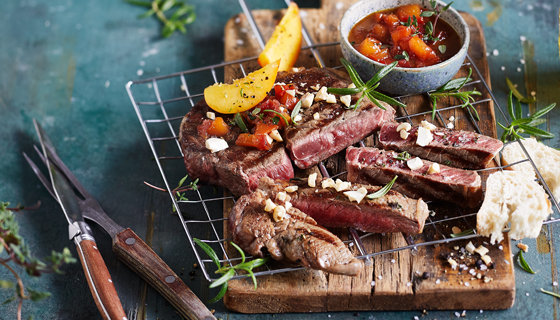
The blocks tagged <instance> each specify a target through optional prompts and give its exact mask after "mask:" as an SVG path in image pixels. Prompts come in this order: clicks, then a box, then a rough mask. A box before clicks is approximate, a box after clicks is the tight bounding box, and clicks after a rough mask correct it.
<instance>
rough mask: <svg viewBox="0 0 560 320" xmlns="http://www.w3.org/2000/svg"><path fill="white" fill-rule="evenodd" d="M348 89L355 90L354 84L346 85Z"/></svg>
mask: <svg viewBox="0 0 560 320" xmlns="http://www.w3.org/2000/svg"><path fill="white" fill-rule="evenodd" d="M348 88H349V89H353V88H356V85H355V84H354V83H351V84H349V85H348Z"/></svg>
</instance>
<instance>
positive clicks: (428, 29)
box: [420, 0, 454, 53]
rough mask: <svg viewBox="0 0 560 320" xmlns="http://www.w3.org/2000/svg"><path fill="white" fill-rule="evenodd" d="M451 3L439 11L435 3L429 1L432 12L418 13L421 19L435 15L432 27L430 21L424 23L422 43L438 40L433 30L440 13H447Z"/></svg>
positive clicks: (433, 0) (432, 0)
mask: <svg viewBox="0 0 560 320" xmlns="http://www.w3.org/2000/svg"><path fill="white" fill-rule="evenodd" d="M453 2H454V1H451V2H450V3H448V4H447V5H445V6H444V7H442V8H441V9H439V6H438V4H437V1H435V0H430V6H431V7H432V10H426V11H422V13H420V16H421V17H431V16H433V15H436V18H435V20H434V23H433V25H432V22H431V21H428V22H427V23H426V33H425V34H424V41H427V40H430V41H434V42H436V41H439V40H440V39H439V38H437V37H436V36H435V30H436V25H437V22H438V19H439V16H440V15H441V13H442V12H444V11H447V10H448V9H449V8H450V7H451V5H452V4H453ZM440 51H441V50H440ZM444 51H445V49H444ZM442 53H443V52H442Z"/></svg>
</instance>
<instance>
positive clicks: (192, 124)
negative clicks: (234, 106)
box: [179, 100, 294, 195]
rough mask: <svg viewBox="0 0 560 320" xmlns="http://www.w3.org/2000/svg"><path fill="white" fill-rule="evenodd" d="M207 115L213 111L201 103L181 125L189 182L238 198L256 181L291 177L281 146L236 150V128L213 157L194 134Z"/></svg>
mask: <svg viewBox="0 0 560 320" xmlns="http://www.w3.org/2000/svg"><path fill="white" fill-rule="evenodd" d="M208 111H213V110H211V109H210V108H209V107H208V105H207V104H206V103H205V102H204V100H201V101H200V102H198V103H197V104H196V105H195V106H193V108H192V109H191V111H189V113H188V114H187V115H186V116H185V117H184V118H183V121H182V123H181V128H180V132H179V141H180V143H181V149H182V151H183V155H184V159H185V166H186V167H187V172H188V173H189V175H190V176H191V178H192V179H199V181H201V182H206V183H209V184H212V185H216V186H221V187H224V188H227V189H229V190H230V191H231V193H233V194H234V195H242V194H247V193H249V192H251V191H254V190H255V189H256V188H257V186H258V182H259V179H260V177H263V176H268V177H272V178H275V179H289V178H292V177H293V176H294V169H293V167H292V163H291V162H290V158H289V157H288V154H287V153H286V151H285V149H284V146H283V145H282V144H280V143H276V142H275V143H274V144H273V146H272V149H270V150H268V151H262V150H258V149H256V148H249V147H242V146H238V145H236V144H235V139H236V138H237V136H238V135H239V133H240V129H239V127H233V129H231V131H230V133H228V134H227V135H226V136H224V137H223V138H224V140H226V141H227V143H228V145H229V147H228V148H227V149H225V150H222V151H218V152H215V153H212V152H211V151H210V150H208V149H207V148H206V145H205V142H206V139H204V138H203V137H201V136H200V135H199V134H198V131H197V127H198V125H200V124H201V123H202V121H203V120H204V119H205V118H206V112H208ZM217 116H221V117H223V118H224V120H225V121H226V122H227V121H229V120H230V119H231V118H232V116H231V115H223V114H217ZM230 128H231V127H230Z"/></svg>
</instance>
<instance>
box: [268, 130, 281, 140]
mask: <svg viewBox="0 0 560 320" xmlns="http://www.w3.org/2000/svg"><path fill="white" fill-rule="evenodd" d="M268 135H269V136H270V137H271V138H272V139H274V140H276V141H278V142H282V141H284V139H282V136H281V135H280V132H278V130H272V131H271V132H270V133H269V134H268Z"/></svg>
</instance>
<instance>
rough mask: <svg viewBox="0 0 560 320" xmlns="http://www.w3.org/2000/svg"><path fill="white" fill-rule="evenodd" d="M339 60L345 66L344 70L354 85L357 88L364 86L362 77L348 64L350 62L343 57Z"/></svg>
mask: <svg viewBox="0 0 560 320" xmlns="http://www.w3.org/2000/svg"><path fill="white" fill-rule="evenodd" d="M340 61H341V62H342V65H343V66H344V68H346V71H347V72H348V75H349V76H350V80H352V82H353V83H354V84H355V85H356V87H357V88H362V87H364V85H365V84H364V82H363V81H362V78H360V75H359V74H358V72H356V69H354V67H353V66H352V65H351V64H350V62H348V61H347V60H346V59H344V58H340Z"/></svg>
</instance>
